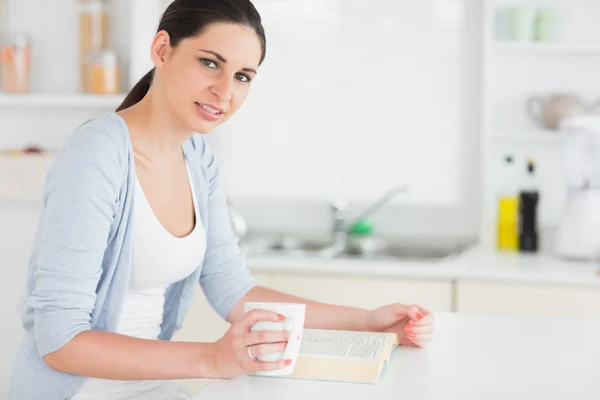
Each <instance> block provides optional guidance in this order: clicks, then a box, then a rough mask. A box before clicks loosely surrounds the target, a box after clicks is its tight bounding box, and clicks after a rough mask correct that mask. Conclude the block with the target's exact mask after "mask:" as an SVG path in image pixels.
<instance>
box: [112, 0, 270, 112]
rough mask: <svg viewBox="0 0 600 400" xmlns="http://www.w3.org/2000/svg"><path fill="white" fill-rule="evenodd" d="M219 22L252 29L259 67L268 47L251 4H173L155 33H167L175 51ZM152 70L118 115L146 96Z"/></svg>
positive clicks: (196, 0) (246, 0)
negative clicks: (258, 56)
mask: <svg viewBox="0 0 600 400" xmlns="http://www.w3.org/2000/svg"><path fill="white" fill-rule="evenodd" d="M218 22H226V23H234V24H241V25H245V26H247V27H249V28H252V29H253V30H254V31H255V32H256V34H257V35H258V37H259V39H260V42H261V50H262V52H261V57H260V63H262V62H263V60H264V59H265V53H266V47H267V40H266V37H265V30H264V28H263V26H262V22H261V18H260V14H259V13H258V11H256V8H255V7H254V5H253V4H252V3H251V2H250V0H174V1H173V2H172V3H171V4H170V5H169V6H168V7H167V9H166V10H165V12H164V14H163V15H162V18H161V20H160V23H159V24H158V30H157V32H160V31H163V30H164V31H165V32H167V33H168V34H169V36H170V39H171V47H177V45H178V44H179V42H181V40H183V39H187V38H191V37H194V36H197V35H199V34H200V33H202V31H203V30H204V29H206V27H207V26H208V25H210V24H213V23H218ZM260 63H259V64H260ZM154 70H155V68H152V70H150V71H149V72H148V73H147V74H146V75H144V77H143V78H142V79H140V81H139V82H138V83H136V85H135V86H134V87H133V88H132V89H131V91H130V92H129V94H127V96H126V97H125V100H123V103H122V104H121V105H120V106H119V107H118V108H117V111H121V110H123V109H125V108H129V107H131V106H133V105H134V104H136V103H138V102H140V101H141V100H142V99H143V98H144V96H146V94H147V93H148V91H149V90H150V85H152V80H153V78H154Z"/></svg>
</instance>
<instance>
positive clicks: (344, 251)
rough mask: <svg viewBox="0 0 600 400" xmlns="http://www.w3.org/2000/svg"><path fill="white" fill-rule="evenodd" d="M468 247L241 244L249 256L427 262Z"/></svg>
mask: <svg viewBox="0 0 600 400" xmlns="http://www.w3.org/2000/svg"><path fill="white" fill-rule="evenodd" d="M467 247H468V243H467V242H465V241H462V242H461V241H458V240H453V241H452V240H445V241H440V240H428V241H415V240H412V241H392V240H389V239H388V240H385V239H380V238H364V239H360V240H356V239H351V240H344V241H338V242H335V241H333V240H327V239H315V238H302V237H299V236H289V235H282V236H275V237H273V236H271V237H269V236H263V237H254V238H249V239H248V240H245V241H244V242H243V243H242V244H241V248H242V251H244V253H245V254H246V255H248V256H279V257H304V258H325V259H327V258H329V259H333V258H335V259H372V260H429V261H436V260H442V259H446V258H448V257H451V256H454V255H457V254H459V253H461V252H462V251H464V250H465V249H466V248H467Z"/></svg>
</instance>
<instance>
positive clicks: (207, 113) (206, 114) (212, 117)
mask: <svg viewBox="0 0 600 400" xmlns="http://www.w3.org/2000/svg"><path fill="white" fill-rule="evenodd" d="M196 110H197V112H198V114H200V116H201V117H202V118H204V119H205V120H208V121H211V122H214V121H218V120H219V119H220V118H221V116H222V115H223V109H221V108H218V107H217V106H215V105H212V104H204V103H196Z"/></svg>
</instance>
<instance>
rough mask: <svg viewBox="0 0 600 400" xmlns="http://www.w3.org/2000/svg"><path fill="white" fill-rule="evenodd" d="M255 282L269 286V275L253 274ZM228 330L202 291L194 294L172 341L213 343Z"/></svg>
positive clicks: (227, 324)
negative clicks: (180, 327)
mask: <svg viewBox="0 0 600 400" xmlns="http://www.w3.org/2000/svg"><path fill="white" fill-rule="evenodd" d="M252 276H253V277H254V279H256V282H257V283H258V284H259V285H262V286H270V284H271V282H270V277H269V274H264V273H253V274H252ZM228 328H229V322H227V321H224V320H223V319H222V318H221V317H220V316H219V315H218V314H217V312H216V311H215V310H213V308H212V307H211V306H210V304H209V303H208V301H207V300H206V297H205V296H204V293H203V292H202V289H200V288H198V289H197V290H196V293H195V294H194V298H193V300H192V304H191V305H190V309H189V311H188V313H187V315H186V317H185V320H184V322H183V327H182V329H180V330H179V331H178V332H176V333H175V335H174V337H173V340H178V341H192V342H214V341H216V340H218V339H219V338H221V336H223V334H224V333H225V332H226V331H227V329H228Z"/></svg>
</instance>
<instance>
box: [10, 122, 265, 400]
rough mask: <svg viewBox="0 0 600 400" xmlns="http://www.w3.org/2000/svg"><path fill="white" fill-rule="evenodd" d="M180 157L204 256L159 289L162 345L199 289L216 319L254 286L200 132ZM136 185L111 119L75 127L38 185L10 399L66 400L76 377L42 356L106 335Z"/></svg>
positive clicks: (113, 316) (120, 288)
mask: <svg viewBox="0 0 600 400" xmlns="http://www.w3.org/2000/svg"><path fill="white" fill-rule="evenodd" d="M183 150H184V155H185V157H186V159H187V162H188V164H189V166H190V171H191V174H192V179H193V181H194V190H195V191H196V195H197V198H198V200H199V208H200V216H201V218H202V223H203V224H204V227H205V229H206V240H207V243H206V244H207V249H206V254H205V258H204V261H203V263H202V265H200V266H198V268H197V269H196V271H195V272H194V273H193V274H192V275H191V276H189V277H188V278H186V279H184V280H181V281H179V282H176V283H174V284H173V285H171V286H170V287H169V288H168V289H167V292H166V295H165V297H166V298H165V308H164V316H163V322H162V325H161V334H160V337H159V338H160V339H161V340H169V339H170V338H171V337H172V335H173V333H174V332H175V331H176V330H177V329H179V328H180V327H181V324H182V321H183V319H184V317H185V315H186V312H187V310H188V308H189V305H190V302H191V299H192V295H193V292H194V290H195V288H196V283H197V282H200V285H201V287H202V289H203V290H204V293H205V294H206V297H207V299H208V301H209V302H210V304H211V305H212V307H213V308H214V309H215V310H216V311H217V312H218V313H219V314H220V315H221V317H223V318H226V317H227V315H228V314H229V312H230V311H231V309H232V308H233V306H234V305H235V304H236V303H237V302H238V301H239V300H241V298H242V297H243V296H244V295H245V294H246V293H247V292H248V290H250V289H251V288H252V287H253V286H255V285H256V283H255V282H254V280H253V279H252V277H251V276H250V274H249V272H248V270H247V268H246V267H245V261H244V258H243V255H242V253H241V252H240V250H239V248H238V243H237V238H236V237H235V236H234V234H233V232H232V230H231V226H230V223H229V216H228V212H227V207H226V204H225V199H224V197H223V195H222V193H221V191H220V188H219V175H218V168H217V166H216V163H215V159H214V156H213V154H212V152H211V151H210V150H209V149H208V147H207V144H206V142H205V140H204V139H203V138H202V137H201V135H194V136H193V137H192V138H190V139H189V140H188V141H186V143H185V144H184V146H183ZM134 182H135V164H134V157H133V148H132V144H131V140H130V136H129V132H128V130H127V125H126V124H125V121H124V120H123V119H122V118H121V117H120V116H119V115H118V114H117V113H109V114H104V115H102V116H100V117H98V118H96V119H95V120H93V121H90V122H88V123H86V124H85V125H83V126H82V127H80V128H79V129H78V130H77V131H76V132H75V133H74V134H73V135H71V136H70V138H69V140H68V142H67V145H66V146H65V148H64V149H63V150H62V151H61V152H60V154H59V155H58V157H57V160H56V162H55V163H54V165H53V167H52V169H51V171H50V172H49V173H48V176H47V178H46V182H45V185H44V191H43V208H42V213H41V218H40V222H39V226H38V230H37V234H36V238H35V242H34V247H33V253H32V255H31V260H30V263H29V279H28V283H27V288H26V292H25V296H24V298H23V301H22V303H21V312H22V314H21V315H22V321H23V327H24V329H25V333H24V336H23V341H22V343H21V347H20V349H19V352H18V355H17V357H16V360H15V363H14V365H13V371H12V374H11V380H10V392H9V399H11V400H41V399H43V400H64V399H68V398H70V397H71V396H73V395H74V394H75V393H76V391H77V389H78V388H79V386H80V385H81V383H82V381H83V379H84V378H83V377H80V376H76V375H71V374H66V373H60V372H56V371H54V370H52V369H51V368H50V367H48V366H47V364H46V363H45V362H44V360H43V358H42V356H44V355H46V354H49V353H52V352H54V351H56V350H58V349H60V348H61V347H63V346H64V345H65V344H67V343H68V342H69V341H70V340H71V339H72V338H73V337H74V336H75V335H77V334H78V333H80V332H83V331H86V330H90V329H95V330H102V331H111V332H114V330H115V328H116V324H117V320H118V317H119V313H120V311H121V306H122V300H123V298H124V295H125V292H126V290H127V286H128V283H129V274H130V267H131V253H132V245H131V244H132V241H131V233H132V224H131V220H132V208H133V204H134V201H133V196H134ZM165 267H166V268H168V266H165ZM81 356H82V357H85V355H84V354H82V355H81Z"/></svg>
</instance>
